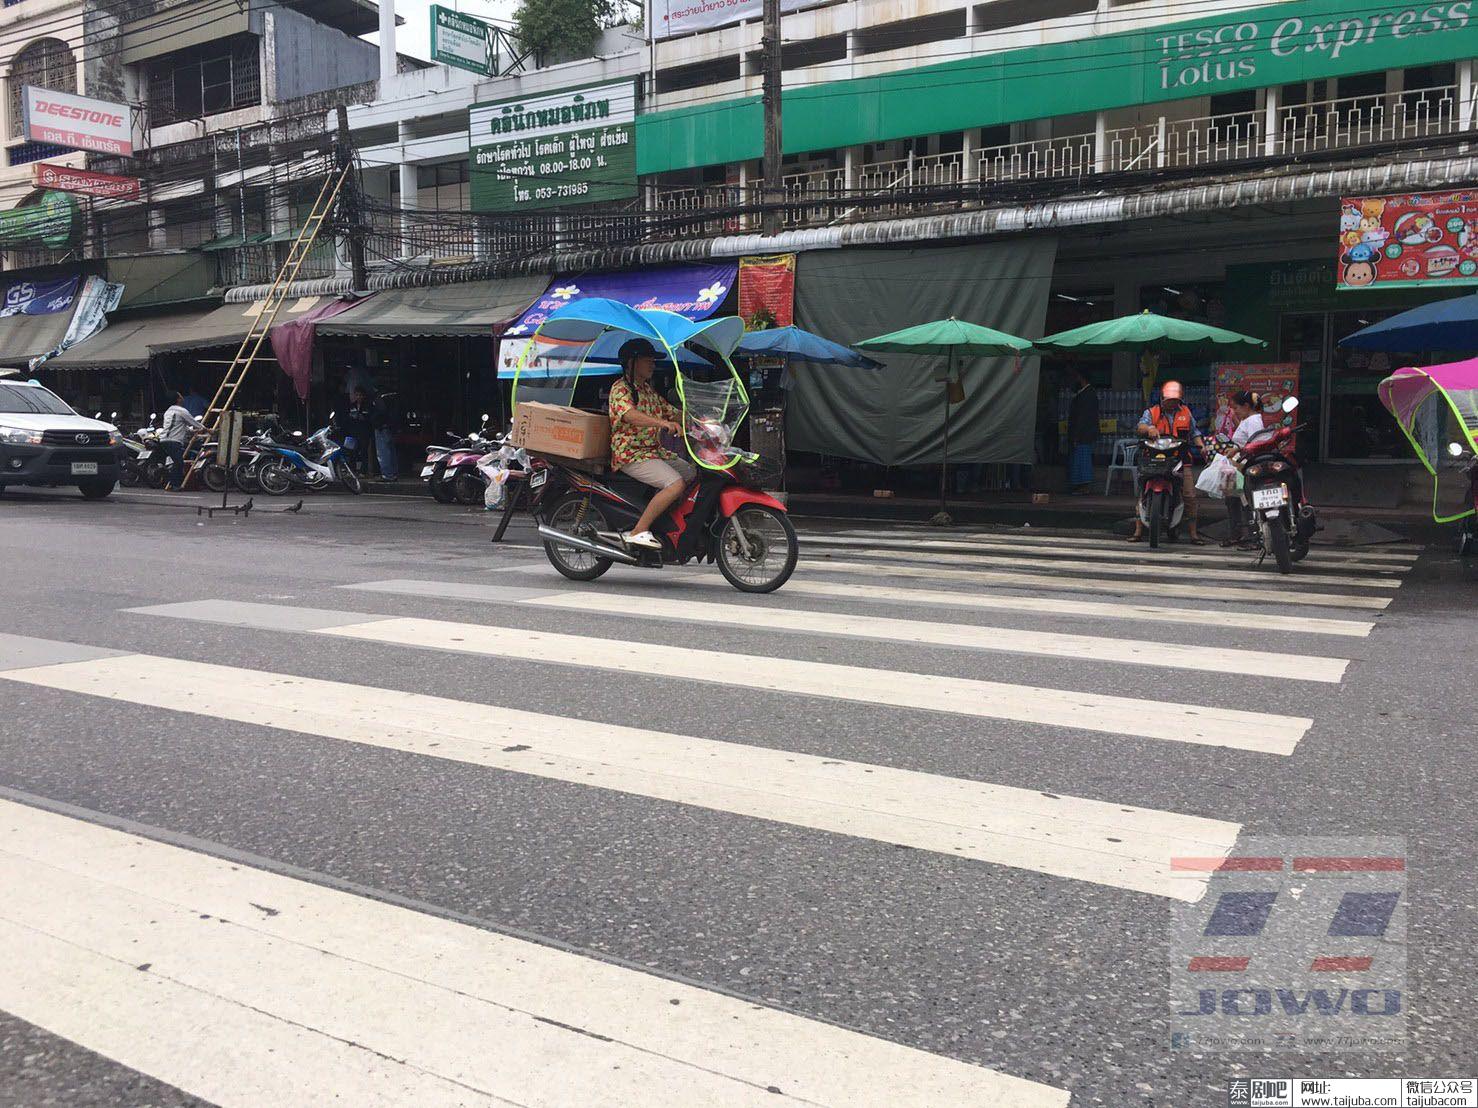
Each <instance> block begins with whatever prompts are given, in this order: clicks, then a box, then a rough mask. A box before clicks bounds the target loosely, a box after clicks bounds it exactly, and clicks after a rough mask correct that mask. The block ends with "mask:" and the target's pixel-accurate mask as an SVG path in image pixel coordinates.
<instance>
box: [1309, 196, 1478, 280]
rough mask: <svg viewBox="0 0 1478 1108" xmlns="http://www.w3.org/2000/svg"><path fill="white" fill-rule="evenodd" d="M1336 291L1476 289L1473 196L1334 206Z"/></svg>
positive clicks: (1477, 226)
mask: <svg viewBox="0 0 1478 1108" xmlns="http://www.w3.org/2000/svg"><path fill="white" fill-rule="evenodd" d="M1339 207H1340V217H1339V251H1338V256H1337V260H1336V268H1335V273H1336V275H1337V279H1336V282H1335V283H1336V287H1337V288H1340V289H1368V288H1371V287H1374V286H1380V287H1381V288H1393V287H1407V288H1410V287H1414V286H1420V285H1454V286H1461V285H1473V284H1478V191H1467V192H1434V193H1420V194H1409V195H1405V196H1365V197H1346V198H1345V199H1343V200H1341V201H1340V205H1339Z"/></svg>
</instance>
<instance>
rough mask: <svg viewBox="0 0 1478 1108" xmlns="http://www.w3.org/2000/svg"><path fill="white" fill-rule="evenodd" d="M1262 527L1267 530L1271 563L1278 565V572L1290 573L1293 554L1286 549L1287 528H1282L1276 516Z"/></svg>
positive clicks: (1281, 522) (1280, 521)
mask: <svg viewBox="0 0 1478 1108" xmlns="http://www.w3.org/2000/svg"><path fill="white" fill-rule="evenodd" d="M1264 526H1265V527H1266V528H1267V534H1268V546H1269V547H1271V548H1272V549H1271V553H1272V555H1273V561H1275V562H1277V563H1278V572H1279V573H1292V572H1293V552H1292V551H1291V550H1289V548H1288V528H1286V527H1284V526H1283V521H1282V520H1281V519H1279V518H1278V517H1277V516H1274V517H1273V518H1272V519H1270V520H1268V521H1267V523H1266V524H1264Z"/></svg>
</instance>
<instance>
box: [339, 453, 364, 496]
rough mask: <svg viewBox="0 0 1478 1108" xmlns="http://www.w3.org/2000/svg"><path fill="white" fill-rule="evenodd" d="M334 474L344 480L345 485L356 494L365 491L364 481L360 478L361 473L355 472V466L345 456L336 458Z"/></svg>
mask: <svg viewBox="0 0 1478 1108" xmlns="http://www.w3.org/2000/svg"><path fill="white" fill-rule="evenodd" d="M334 476H335V477H337V478H338V479H339V480H340V481H342V482H343V484H344V487H345V488H346V489H348V490H349V491H350V492H352V493H354V494H355V495H356V496H358V495H359V494H360V493H362V492H363V491H364V482H363V481H361V480H360V479H359V474H357V473H355V472H354V467H353V466H351V465H350V464H349V463H348V462H347V461H345V460H344V459H343V458H335V459H334Z"/></svg>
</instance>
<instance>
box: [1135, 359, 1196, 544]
mask: <svg viewBox="0 0 1478 1108" xmlns="http://www.w3.org/2000/svg"><path fill="white" fill-rule="evenodd" d="M1136 431H1137V433H1138V434H1139V437H1140V438H1144V439H1150V438H1156V437H1166V438H1174V439H1180V440H1181V441H1182V442H1187V443H1190V444H1191V445H1192V446H1194V447H1195V448H1196V449H1197V450H1202V449H1204V447H1205V444H1204V443H1203V442H1202V440H1201V432H1200V431H1198V430H1196V417H1195V414H1194V413H1193V412H1192V411H1191V408H1190V405H1189V404H1187V403H1186V402H1185V389H1184V388H1182V387H1181V384H1180V382H1179V381H1166V382H1165V383H1164V384H1163V385H1161V386H1160V402H1159V403H1158V404H1155V405H1153V406H1152V407H1149V408H1146V409H1145V410H1144V414H1143V415H1141V416H1140V417H1139V426H1138V427H1137V428H1136ZM1141 449H1143V448H1142V447H1141ZM1180 478H1181V500H1182V502H1183V503H1184V505H1185V511H1184V515H1185V523H1186V534H1187V536H1188V541H1189V542H1190V543H1191V545H1192V546H1205V545H1206V540H1205V539H1203V538H1202V537H1201V535H1200V533H1199V532H1198V530H1197V527H1196V521H1197V516H1198V515H1199V509H1198V506H1197V504H1196V472H1195V467H1193V466H1192V465H1191V463H1190V459H1189V458H1187V459H1186V462H1185V465H1183V466H1182V467H1181V470H1180ZM1129 541H1130V542H1143V541H1144V523H1143V521H1141V520H1140V518H1139V516H1138V514H1137V513H1136V515H1135V517H1134V534H1132V535H1130V536H1129Z"/></svg>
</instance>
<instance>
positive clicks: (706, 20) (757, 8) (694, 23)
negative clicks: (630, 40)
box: [652, 0, 824, 41]
mask: <svg viewBox="0 0 1478 1108" xmlns="http://www.w3.org/2000/svg"><path fill="white" fill-rule="evenodd" d="M823 2H824V0H823ZM816 3H817V0H780V10H781V11H782V12H794V11H799V10H800V9H802V8H805V7H812V6H815V5H816ZM763 15H764V2H763V0H652V38H653V39H656V40H659V41H660V40H661V39H664V38H672V37H673V36H674V35H687V34H692V33H693V32H694V31H711V30H712V29H713V28H715V27H727V26H728V25H729V24H731V23H739V22H741V21H743V20H745V19H759V18H760V17H761V16H763Z"/></svg>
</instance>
